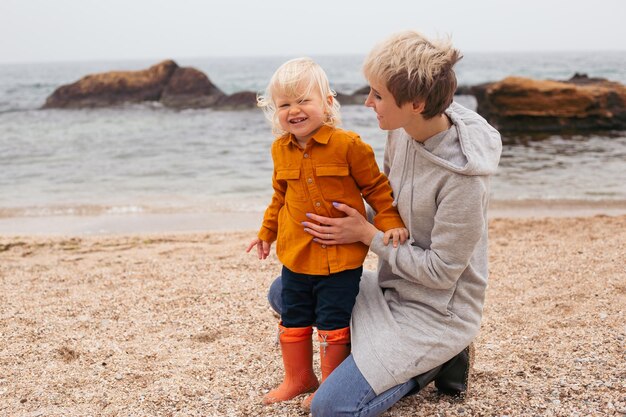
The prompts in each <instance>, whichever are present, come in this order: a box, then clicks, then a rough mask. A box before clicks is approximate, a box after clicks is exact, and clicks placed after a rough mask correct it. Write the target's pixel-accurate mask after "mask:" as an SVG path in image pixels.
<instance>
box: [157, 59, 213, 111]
mask: <svg viewBox="0 0 626 417" xmlns="http://www.w3.org/2000/svg"><path fill="white" fill-rule="evenodd" d="M224 96H225V94H224V93H223V92H222V90H220V89H219V88H217V87H216V86H215V85H214V84H213V83H212V82H211V81H210V80H209V77H207V76H206V75H205V74H204V73H203V72H202V71H198V70H197V69H195V68H180V67H179V68H177V69H176V71H174V73H173V74H172V76H171V77H170V79H169V81H168V83H167V84H166V85H165V88H164V89H163V93H162V94H161V98H160V101H161V103H163V105H164V106H167V107H174V108H179V109H183V108H204V107H211V106H212V105H214V104H215V103H216V102H218V101H219V100H220V99H221V98H222V97H224Z"/></svg>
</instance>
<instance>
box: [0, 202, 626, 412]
mask: <svg viewBox="0 0 626 417" xmlns="http://www.w3.org/2000/svg"><path fill="white" fill-rule="evenodd" d="M515 217H517V216H510V217H495V218H492V219H491V221H490V239H491V240H490V271H491V276H490V286H489V288H488V292H487V299H486V305H485V315H484V320H483V325H482V330H481V333H480V335H479V337H478V339H477V340H476V343H475V346H476V353H477V355H476V362H475V366H474V369H473V374H472V377H471V390H470V393H469V395H468V397H467V398H466V399H465V400H464V401H460V400H457V399H452V398H450V397H447V396H440V395H438V394H437V392H436V391H435V389H434V388H433V387H432V386H430V387H427V388H426V389H425V390H424V391H422V392H421V393H420V394H418V395H415V396H412V397H409V398H405V399H404V400H402V401H401V402H400V403H399V404H398V405H397V406H395V407H393V408H392V409H391V410H390V411H389V412H388V413H386V414H385V415H386V416H504V415H507V416H607V415H608V416H612V415H616V416H623V415H626V360H625V359H626V358H625V356H624V352H625V349H626V328H625V326H624V323H625V322H626V317H625V312H624V311H625V308H626V266H625V265H626V215H624V214H619V215H614V216H608V215H603V214H600V215H597V214H596V215H591V216H587V217H562V216H559V217H549V218H547V217H546V218H541V217H532V216H530V217H529V216H526V217H518V218H515ZM246 228H247V227H246ZM253 235H254V232H253V230H252V229H250V231H235V232H234V231H221V230H217V229H212V231H210V232H193V233H173V232H170V233H161V234H155V233H150V234H141V233H134V234H112V235H97V236H89V235H80V236H74V237H71V236H69V235H68V236H65V237H63V236H36V235H33V234H26V235H21V236H20V235H9V234H0V336H1V338H0V415H2V416H33V417H34V416H298V415H305V414H304V413H303V412H301V411H300V409H299V406H298V404H299V401H300V398H298V399H295V400H292V401H289V402H286V403H282V404H277V405H273V406H262V405H261V403H260V402H261V397H262V395H263V394H264V393H265V392H267V391H268V390H269V389H270V388H272V387H273V386H275V385H276V384H277V383H279V382H280V380H281V378H282V365H281V356H280V352H279V350H278V348H277V347H276V346H275V338H276V334H275V329H276V323H277V318H276V317H275V316H274V315H273V313H272V311H271V310H270V308H269V307H268V304H267V301H266V298H265V296H266V290H267V288H268V286H269V284H270V282H271V281H272V280H273V278H274V277H275V276H276V275H277V273H278V271H279V268H280V265H279V263H278V261H277V259H276V257H275V256H274V255H272V257H271V258H270V259H269V260H267V261H264V262H261V261H259V260H257V259H256V257H255V256H253V255H251V254H246V253H245V252H244V248H245V246H246V243H247V242H248V241H249V239H251V238H252V236H253ZM375 264H376V258H375V256H373V255H370V256H369V257H368V259H367V262H366V267H367V268H369V269H374V268H375ZM316 366H318V363H317V362H316Z"/></svg>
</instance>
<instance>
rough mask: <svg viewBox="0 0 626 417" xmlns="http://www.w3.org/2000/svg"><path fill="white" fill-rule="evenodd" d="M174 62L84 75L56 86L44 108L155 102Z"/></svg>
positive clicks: (168, 61)
mask: <svg viewBox="0 0 626 417" xmlns="http://www.w3.org/2000/svg"><path fill="white" fill-rule="evenodd" d="M178 68H179V67H178V65H177V64H176V62H174V61H172V60H167V61H163V62H161V63H159V64H157V65H154V66H152V67H150V68H148V69H146V70H141V71H112V72H105V73H101V74H93V75H87V76H86V77H83V78H81V79H80V80H78V81H76V82H75V83H73V84H68V85H63V86H61V87H59V88H57V89H56V90H55V91H54V92H53V93H52V94H51V95H50V96H49V97H48V98H47V99H46V103H45V104H44V106H43V107H44V108H83V107H105V106H112V105H116V104H121V103H129V102H130V103H138V102H142V101H156V100H159V99H160V98H161V94H162V92H163V89H164V88H165V86H166V84H167V83H168V81H169V80H170V77H171V76H172V74H173V73H174V72H175V71H176V69H178Z"/></svg>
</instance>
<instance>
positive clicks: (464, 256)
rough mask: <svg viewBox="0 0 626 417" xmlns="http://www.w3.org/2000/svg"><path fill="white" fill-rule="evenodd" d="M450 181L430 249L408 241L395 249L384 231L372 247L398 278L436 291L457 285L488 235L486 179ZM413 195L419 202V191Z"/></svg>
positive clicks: (440, 205)
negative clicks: (384, 241)
mask: <svg viewBox="0 0 626 417" xmlns="http://www.w3.org/2000/svg"><path fill="white" fill-rule="evenodd" d="M450 180H451V181H450V183H449V184H447V186H446V190H442V192H441V193H440V194H439V197H440V201H438V209H437V213H436V215H435V218H434V226H433V229H432V233H431V243H430V246H429V247H420V245H418V244H417V242H415V243H413V244H408V242H406V243H405V244H403V245H400V246H399V247H398V248H396V249H394V248H393V246H392V245H388V246H385V245H384V244H383V233H382V232H379V233H377V234H376V236H375V237H374V239H373V241H372V244H371V247H370V248H371V250H372V251H373V252H374V253H376V254H377V255H378V256H379V257H380V258H382V259H383V260H385V261H387V262H388V263H389V265H390V266H391V269H392V272H393V273H394V274H395V275H397V276H400V277H402V278H404V279H406V280H409V281H413V282H417V283H419V284H421V285H424V286H426V287H429V288H434V289H446V288H451V287H452V286H454V285H455V283H456V282H457V280H458V279H459V277H460V276H461V274H462V273H463V271H464V270H465V269H466V268H467V266H468V265H469V263H470V259H471V258H472V256H473V254H474V250H475V247H476V245H477V244H478V242H479V241H480V239H481V238H483V236H486V227H487V225H486V206H487V203H488V191H487V190H488V185H487V183H486V181H487V179H486V178H484V177H481V176H457V177H455V178H451V179H450ZM414 192H416V195H415V199H416V200H417V199H418V198H419V197H420V195H419V191H417V190H415V191H414ZM412 221H413V222H414V223H415V222H419V221H420V219H419V218H413V219H412ZM484 256H487V255H486V254H484Z"/></svg>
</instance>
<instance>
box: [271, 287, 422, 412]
mask: <svg viewBox="0 0 626 417" xmlns="http://www.w3.org/2000/svg"><path fill="white" fill-rule="evenodd" d="M281 291H282V281H281V278H280V277H278V278H277V279H276V280H275V281H274V282H273V283H272V285H271V286H270V290H269V292H268V294H267V299H268V301H269V303H270V306H271V307H272V308H273V309H274V310H275V311H276V312H277V313H279V314H280V313H281V309H282V299H281ZM416 387H417V382H415V380H414V379H409V380H408V381H407V382H405V383H404V384H400V385H396V386H395V387H391V388H389V389H388V390H387V391H385V392H383V393H382V394H380V395H376V393H375V392H374V390H372V387H371V386H370V384H369V383H368V382H367V381H366V380H365V377H363V374H362V373H361V371H359V368H357V366H356V363H355V362H354V359H353V358H352V355H350V356H348V357H347V358H346V360H344V361H343V362H342V363H341V365H339V366H338V367H337V368H336V369H335V370H334V371H333V373H332V374H330V375H329V376H328V378H326V380H325V381H324V383H323V384H322V385H320V387H319V388H318V389H317V392H316V393H315V397H313V402H312V403H311V413H312V414H313V416H314V417H325V416H333V417H334V416H359V417H373V416H378V415H381V414H382V413H383V412H385V411H386V410H388V409H389V408H391V406H393V405H394V404H395V403H397V402H398V401H399V400H400V399H401V398H402V397H404V396H406V395H407V394H409V393H410V392H411V391H412V390H413V389H414V388H416Z"/></svg>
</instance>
